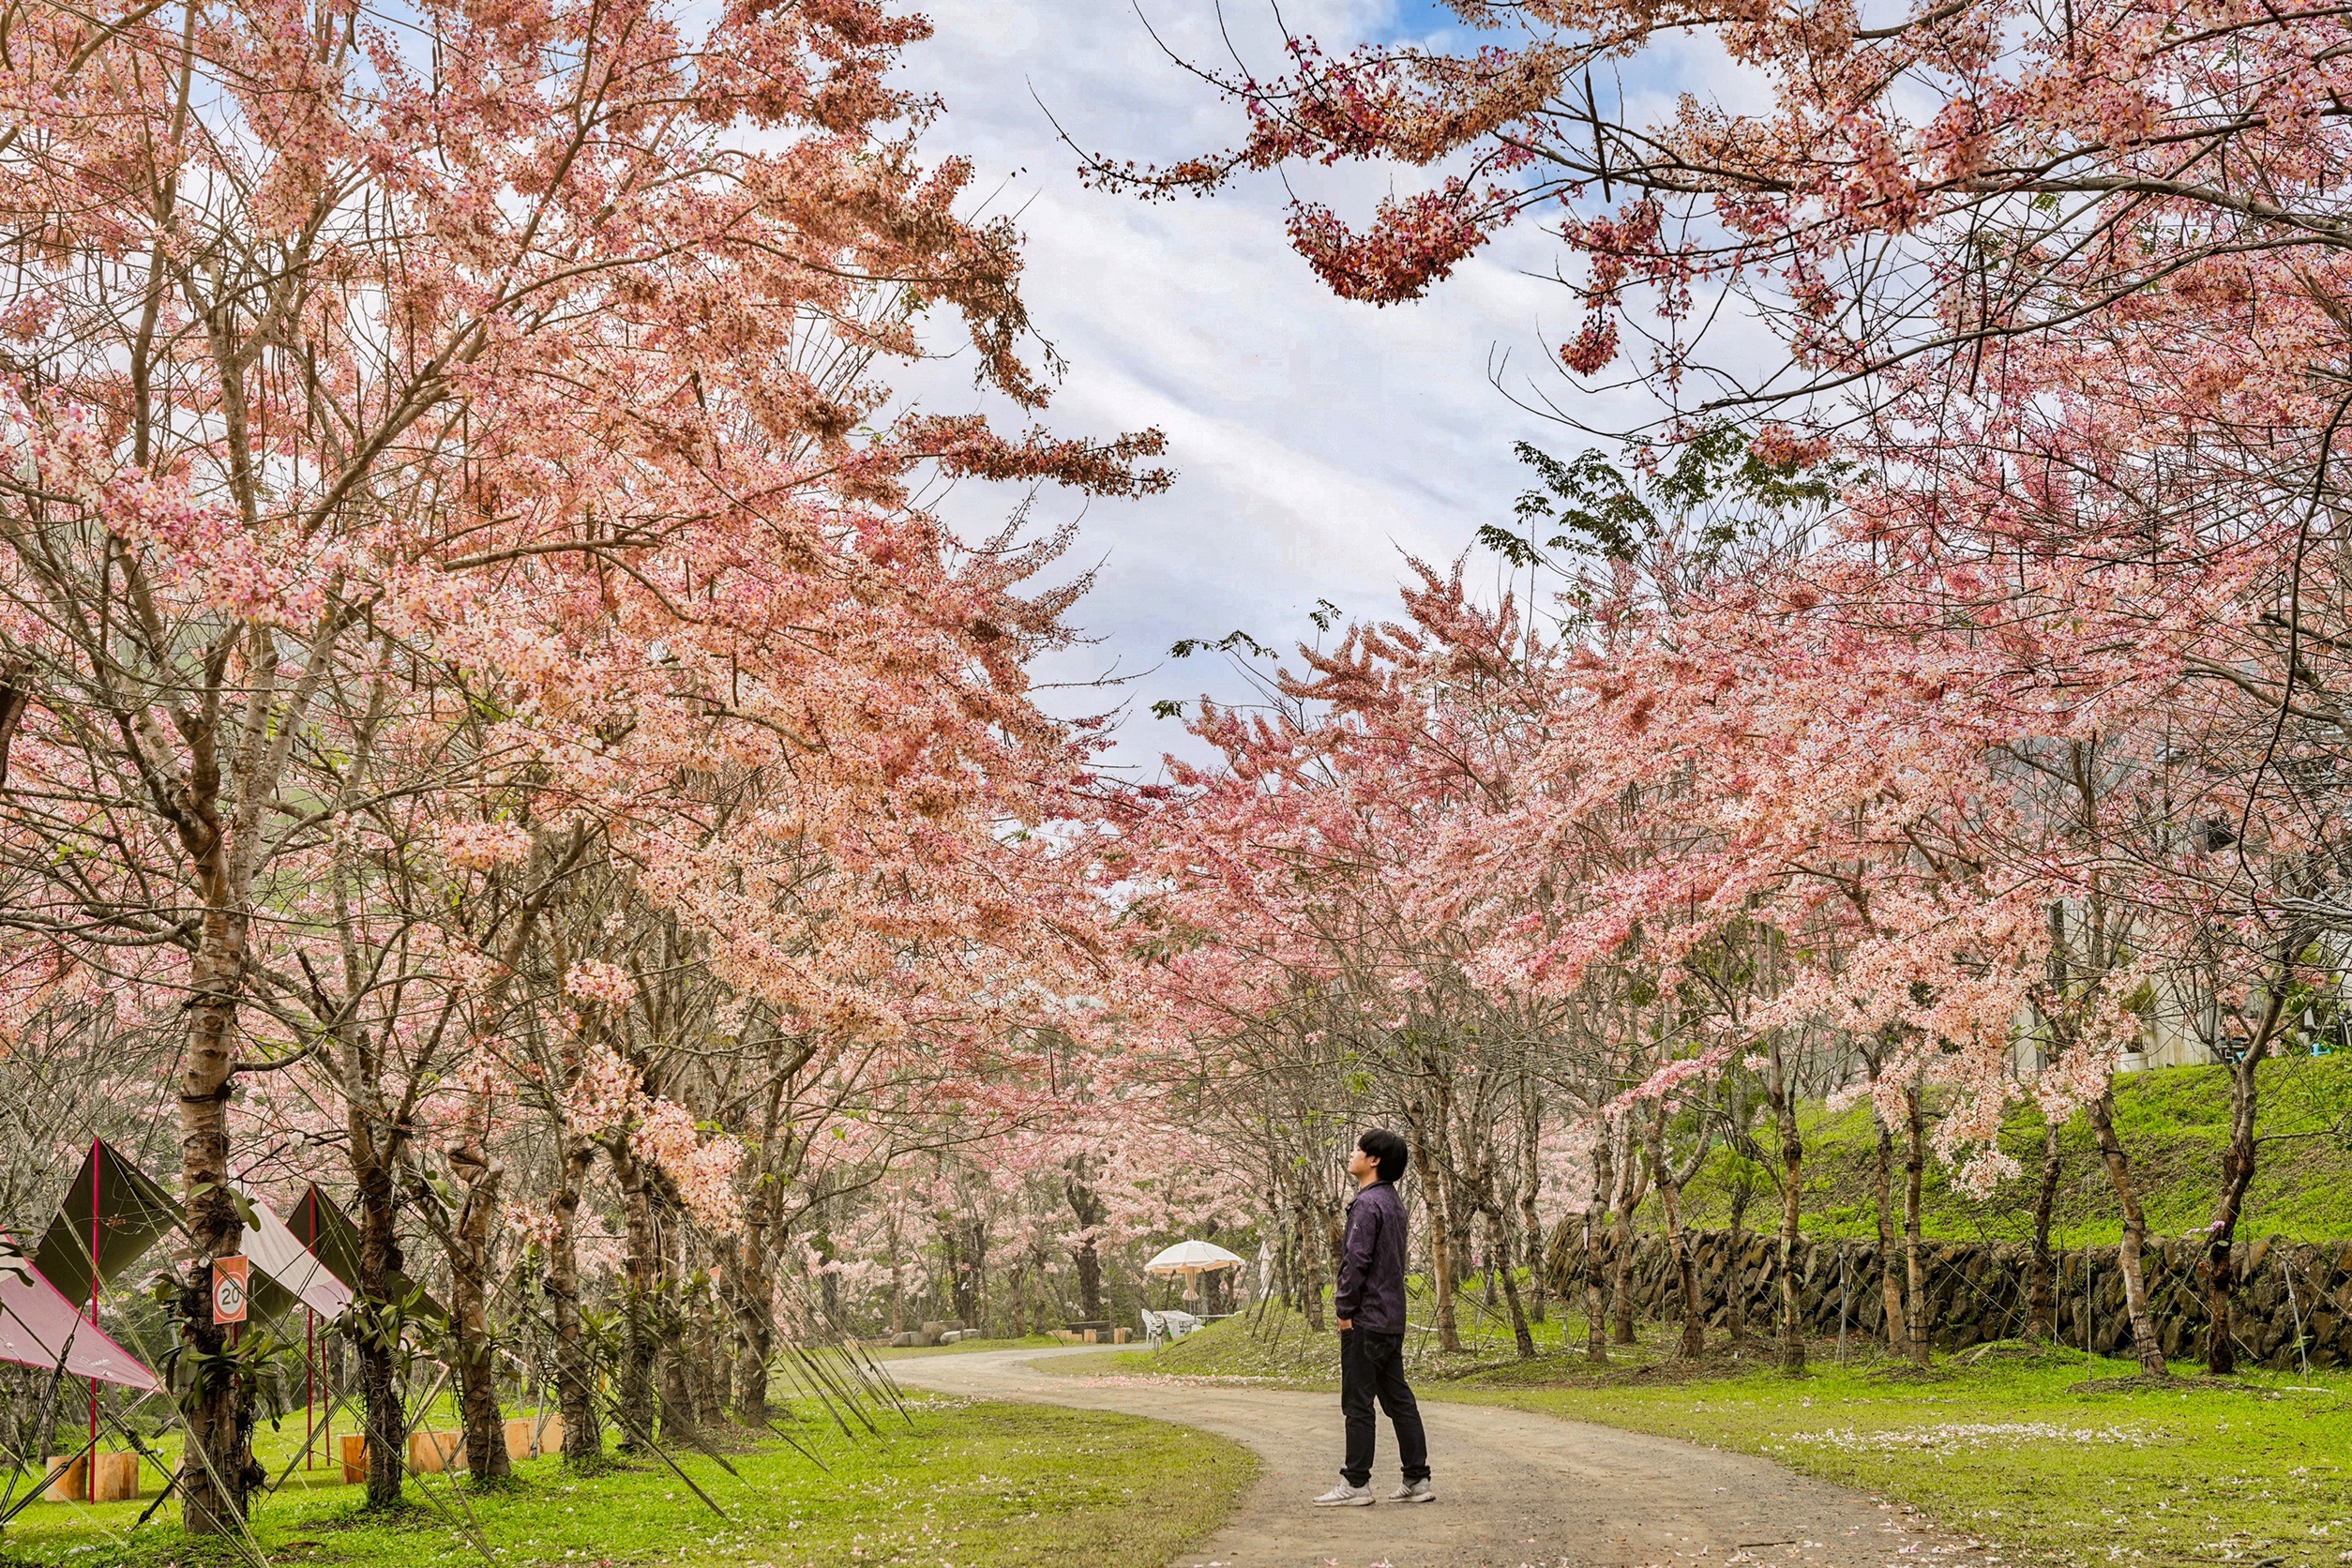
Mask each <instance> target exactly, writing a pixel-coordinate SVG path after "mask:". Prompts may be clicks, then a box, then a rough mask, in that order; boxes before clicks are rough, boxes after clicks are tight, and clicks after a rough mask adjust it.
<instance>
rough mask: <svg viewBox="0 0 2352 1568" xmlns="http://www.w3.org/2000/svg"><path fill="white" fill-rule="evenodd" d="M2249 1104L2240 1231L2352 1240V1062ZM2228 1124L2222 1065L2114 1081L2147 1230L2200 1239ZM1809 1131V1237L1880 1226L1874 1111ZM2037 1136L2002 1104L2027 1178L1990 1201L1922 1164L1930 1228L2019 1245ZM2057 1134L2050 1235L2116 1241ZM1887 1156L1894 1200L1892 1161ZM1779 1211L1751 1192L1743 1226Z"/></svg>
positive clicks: (2303, 1061) (1823, 1119) (2302, 1070)
mask: <svg viewBox="0 0 2352 1568" xmlns="http://www.w3.org/2000/svg"><path fill="white" fill-rule="evenodd" d="M2259 1104H2260V1120H2259V1131H2260V1135H2261V1137H2262V1138H2263V1140H2264V1142H2263V1145H2262V1151H2261V1164H2260V1167H2259V1168H2258V1170H2257V1173H2256V1175H2255V1178H2254V1187H2253V1190H2252V1191H2251V1192H2250V1193H2249V1194H2248V1195H2247V1204H2246V1213H2245V1214H2244V1216H2243V1217H2242V1218H2241V1219H2240V1220H2239V1232H2238V1233H2239V1235H2240V1236H2246V1237H2254V1236H2267V1235H2272V1234H2278V1235H2284V1236H2288V1237H2292V1238H2294V1239H2296V1240H2299V1241H2312V1240H2332V1239H2341V1238H2344V1237H2352V1056H2348V1055H2336V1056H2323V1057H2297V1058H2292V1059H2289V1060H2286V1061H2283V1062H2274V1063H2269V1064H2268V1065H2266V1066H2265V1067H2264V1069H2263V1076H2262V1097H2261V1100H2260V1102H2259ZM2228 1118H2229V1089H2228V1083H2227V1079H2226V1078H2225V1077H2224V1073H2223V1071H2222V1069H2220V1068H2218V1067H2171V1068H2166V1069H2164V1070H2163V1071H2161V1072H2153V1073H2137V1074H2133V1075H2130V1076H2127V1077H2125V1078H2119V1079H2118V1081H2117V1085H2116V1122H2117V1127H2118V1132H2119V1133H2120V1135H2121V1137H2122V1138H2123V1142H2124V1146H2125V1148H2126V1149H2127V1150H2129V1151H2130V1153H2131V1154H2132V1157H2133V1163H2134V1165H2135V1167H2136V1168H2138V1170H2139V1172H2140V1175H2141V1178H2142V1183H2141V1184H2142V1193H2143V1197H2142V1201H2143V1202H2144V1203H2145V1204H2146V1205H2147V1208H2148V1225H2149V1228H2150V1229H2152V1230H2153V1231H2155V1232H2156V1233H2158V1234H2160V1235H2176V1236H2177V1235H2185V1234H2187V1233H2189V1232H2191V1231H2202V1230H2203V1229H2205V1227H2206V1225H2207V1224H2208V1223H2209V1221H2210V1220H2211V1218H2212V1195H2213V1191H2214V1189H2215V1187H2216V1186H2218V1185H2219V1184H2220V1181H2221V1168H2222V1144H2223V1141H2224V1138H2225V1136H2226V1134H2227V1131H2228ZM1808 1123H1809V1124H1808V1126H1807V1128H1806V1131H1805V1143H1806V1151H1807V1169H1806V1177H1807V1180H1806V1184H1805V1186H1806V1191H1805V1221H1804V1224H1805V1231H1806V1233H1807V1234H1808V1235H1816V1236H1873V1237H1875V1236H1876V1235H1877V1227H1878V1222H1877V1210H1876V1208H1875V1207H1874V1205H1873V1199H1872V1183H1873V1180H1874V1179H1875V1175H1876V1172H1877V1135H1876V1133H1875V1132H1873V1130H1872V1127H1871V1120H1870V1108H1869V1107H1868V1106H1855V1107H1852V1108H1848V1109H1847V1110H1845V1111H1843V1112H1837V1113H1831V1112H1827V1111H1820V1110H1817V1111H1816V1112H1815V1113H1814V1114H1813V1115H1811V1116H1810V1117H1809V1118H1808ZM2042 1132H2043V1123H2042V1115H2041V1112H2040V1110H2039V1109H2038V1108H2036V1107H2034V1106H2033V1105H2032V1104H2030V1103H2027V1104H2023V1105H2018V1106H2013V1107H2012V1108H2011V1110H2010V1114H2009V1117H2008V1120H2007V1122H2006V1123H2005V1124H2004V1127H2003V1130H2002V1135H2001V1147H2002V1148H2003V1150H2004V1151H2005V1152H2007V1153H2009V1154H2010V1155H2012V1156H2013V1158H2015V1159H2016V1161H2017V1162H2018V1164H2019V1166H2020V1167H2021V1168H2023V1171H2024V1175H2023V1176H2022V1177H2020V1178H2019V1179H2018V1180H2015V1181H2013V1182H2008V1183H2005V1184H2002V1185H2001V1187H2000V1188H1999V1189H1998V1191H1996V1192H1995V1193H1994V1194H1993V1196H1992V1198H1991V1199H1989V1200H1985V1199H1971V1198H1969V1197H1968V1196H1967V1195H1965V1194H1963V1193H1960V1192H1959V1191H1957V1190H1955V1189H1954V1188H1953V1187H1952V1183H1951V1180H1950V1177H1951V1172H1950V1171H1948V1170H1947V1169H1945V1168H1942V1167H1941V1166H1940V1164H1939V1163H1938V1162H1937V1161H1936V1160H1935V1159H1934V1158H1933V1156H1932V1155H1931V1156H1930V1158H1929V1161H1928V1166H1927V1172H1926V1180H1925V1184H1924V1192H1923V1195H1922V1222H1923V1224H1924V1225H1925V1228H1926V1230H1927V1233H1928V1234H1929V1235H1931V1236H1937V1237H1942V1238H1947V1239H1951V1240H1966V1241H1980V1240H1990V1241H2022V1240H2025V1239H2027V1237H2028V1235H2029V1234H2030V1230H2031V1223H2032V1205H2033V1195H2034V1183H2035V1181H2036V1180H2037V1179H2038V1178H2039V1175H2040V1172H2041V1167H2042ZM2061 1138H2062V1145H2061V1147H2062V1153H2061V1154H2060V1159H2061V1161H2062V1162H2063V1164H2062V1167H2061V1175H2060V1179H2059V1186H2058V1207H2057V1210H2056V1214H2055V1221H2054V1225H2053V1231H2052V1233H2053V1236H2054V1237H2055V1238H2056V1239H2058V1240H2059V1241H2061V1242H2062V1243H2063V1244H2066V1245H2070V1246H2072V1245H2080V1244H2086V1243H2089V1244H2113V1243H2114V1242H2115V1241H2116V1240H2117V1239H2118V1237H2119V1236H2120V1235H2121V1234H2122V1226H2123V1215H2122V1211H2121V1209H2120V1208H2119V1207H2118V1205H2117V1203H2116V1198H2115V1188H2114V1187H2113V1186H2112V1185H2111V1184H2109V1183H2108V1181H2107V1177H2106V1173H2105V1171H2104V1170H2103V1168H2100V1166H2099V1164H2098V1160H2097V1158H2096V1155H2095V1153H2094V1151H2093V1149H2092V1147H2091V1141H2090V1130H2089V1128H2088V1125H2087V1124H2086V1123H2084V1121H2083V1119H2082V1118H2081V1117H2079V1116H2078V1117H2076V1118H2075V1119H2074V1120H2073V1122H2072V1123H2070V1124H2068V1125H2067V1126H2066V1127H2065V1128H2064V1129H2063V1131H2062V1133H2061ZM1897 1161H1898V1164H1897V1168H1896V1171H1895V1182H1896V1186H1895V1200H1896V1202H1897V1204H1898V1205H1899V1204H1900V1202H1901V1200H1902V1199H1901V1193H1902V1187H1901V1183H1902V1170H1901V1167H1900V1163H1899V1162H1900V1153H1899V1152H1898V1154H1897ZM1740 1169H1741V1167H1740V1163H1739V1162H1737V1161H1734V1160H1732V1159H1730V1158H1729V1157H1728V1156H1725V1155H1719V1156H1718V1157H1717V1158H1715V1159H1714V1160H1712V1161H1711V1162H1710V1164H1709V1166H1708V1168H1707V1169H1706V1170H1705V1171H1704V1172H1702V1173H1701V1175H1700V1177H1699V1179H1698V1181H1697V1182H1696V1183H1694V1184H1693V1185H1692V1187H1691V1189H1690V1199H1691V1209H1692V1222H1693V1223H1694V1224H1696V1225H1702V1226H1721V1225H1724V1224H1726V1222H1727V1220H1728V1216H1729V1214H1730V1193H1731V1189H1732V1186H1733V1184H1734V1183H1735V1181H1736V1180H1737V1178H1738V1174H1739V1171H1740ZM1751 1169H1752V1168H1751ZM1776 1207H1777V1201H1776V1199H1775V1198H1774V1196H1773V1193H1772V1189H1771V1187H1770V1186H1769V1185H1766V1184H1758V1185H1757V1188H1756V1195H1755V1197H1754V1198H1753V1199H1752V1200H1751V1205H1750V1207H1749V1209H1748V1213H1747V1217H1746V1222H1745V1223H1746V1225H1747V1227H1748V1228H1749V1229H1757V1228H1763V1229H1770V1228H1772V1225H1773V1223H1774V1218H1775V1211H1776Z"/></svg>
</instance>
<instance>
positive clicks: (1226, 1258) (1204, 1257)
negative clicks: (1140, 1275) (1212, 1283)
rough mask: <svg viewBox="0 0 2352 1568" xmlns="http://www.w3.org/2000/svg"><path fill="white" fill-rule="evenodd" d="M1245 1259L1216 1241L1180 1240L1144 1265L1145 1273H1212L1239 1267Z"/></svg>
mask: <svg viewBox="0 0 2352 1568" xmlns="http://www.w3.org/2000/svg"><path fill="white" fill-rule="evenodd" d="M1243 1264H1244V1259H1243V1258H1242V1256H1241V1255H1240V1254H1239V1253H1233V1252H1228V1251H1226V1250H1225V1249H1224V1248H1223V1247H1221V1246H1219V1245H1217V1244H1215V1243H1214V1242H1178V1243H1177V1244H1175V1245H1174V1246H1172V1247H1169V1248H1168V1250H1167V1251H1165V1252H1163V1253H1161V1254H1160V1255H1159V1256H1158V1257H1157V1258H1154V1259H1152V1260H1151V1261H1150V1262H1149V1263H1146V1264H1144V1265H1143V1272H1144V1273H1145V1274H1211V1273H1214V1271H1216V1270H1218V1269H1238V1268H1240V1267H1242V1266H1243Z"/></svg>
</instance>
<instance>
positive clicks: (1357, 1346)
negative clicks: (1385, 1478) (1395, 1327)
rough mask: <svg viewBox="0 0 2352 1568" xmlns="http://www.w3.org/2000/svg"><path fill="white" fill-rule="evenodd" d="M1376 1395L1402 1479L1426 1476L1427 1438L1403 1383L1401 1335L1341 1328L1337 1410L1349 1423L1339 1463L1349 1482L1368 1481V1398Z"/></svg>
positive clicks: (1370, 1429) (1418, 1408)
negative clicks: (1393, 1437)
mask: <svg viewBox="0 0 2352 1568" xmlns="http://www.w3.org/2000/svg"><path fill="white" fill-rule="evenodd" d="M1374 1395H1379V1396H1380V1409H1382V1410H1386V1411H1387V1412H1388V1420H1389V1425H1392V1426H1394V1427H1395V1428H1396V1453H1397V1457H1398V1458H1399V1459H1401V1460H1402V1461H1403V1462H1404V1466H1405V1479H1406V1480H1408V1481H1426V1480H1428V1479H1429V1440H1428V1438H1427V1437H1425V1435H1424V1434H1423V1432H1422V1430H1421V1406H1420V1405H1419V1404H1418V1403H1416V1402H1415V1401H1414V1399H1413V1391H1412V1390H1411V1389H1410V1388H1408V1387H1406V1386H1405V1336H1404V1335H1403V1334H1371V1333H1367V1332H1366V1331H1364V1330H1363V1329H1346V1330H1343V1331H1342V1332H1341V1333H1340V1335H1339V1413H1340V1415H1341V1416H1342V1417H1343V1418H1344V1419H1345V1420H1346V1421H1347V1423H1348V1462H1347V1463H1346V1464H1344V1465H1342V1466H1341V1467H1340V1468H1339V1473H1340V1474H1341V1475H1342V1476H1344V1477H1346V1478H1347V1482H1348V1485H1350V1486H1364V1485H1370V1484H1371V1480H1372V1438H1373V1425H1372V1399H1373V1396H1374Z"/></svg>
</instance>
